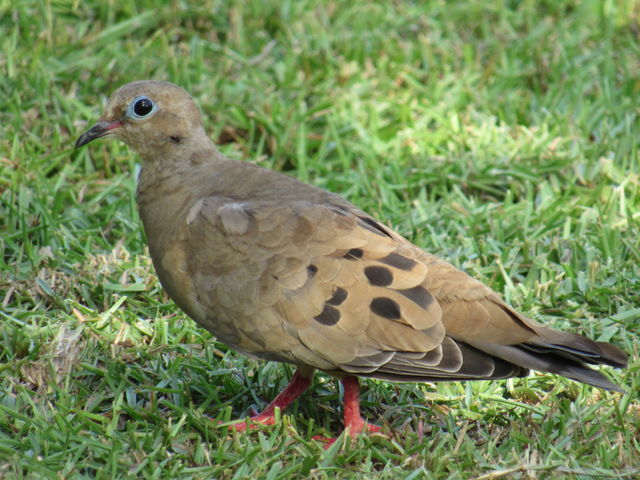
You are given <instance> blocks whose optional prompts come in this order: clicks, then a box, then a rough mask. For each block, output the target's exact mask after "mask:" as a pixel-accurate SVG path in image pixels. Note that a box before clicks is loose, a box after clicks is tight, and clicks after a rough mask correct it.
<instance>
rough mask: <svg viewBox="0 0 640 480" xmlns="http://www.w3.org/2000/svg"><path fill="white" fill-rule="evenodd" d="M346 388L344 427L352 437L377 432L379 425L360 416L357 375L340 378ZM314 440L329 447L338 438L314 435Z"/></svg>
mask: <svg viewBox="0 0 640 480" xmlns="http://www.w3.org/2000/svg"><path fill="white" fill-rule="evenodd" d="M340 381H341V382H342V386H343V388H344V398H343V400H342V402H343V410H344V411H343V415H344V417H343V418H344V428H345V430H347V429H348V430H349V435H350V436H351V438H355V437H357V436H358V435H360V434H361V433H376V432H379V431H380V430H382V428H380V427H378V426H377V425H371V424H370V423H367V422H365V421H364V419H363V418H362V416H360V383H359V382H358V378H357V377H353V376H346V377H344V378H342V379H341V380H340ZM313 439H314V440H317V441H320V442H323V443H324V444H325V445H324V448H325V449H327V448H329V447H330V446H331V445H333V444H334V443H335V441H336V440H337V439H336V438H327V437H323V436H321V435H316V436H314V437H313Z"/></svg>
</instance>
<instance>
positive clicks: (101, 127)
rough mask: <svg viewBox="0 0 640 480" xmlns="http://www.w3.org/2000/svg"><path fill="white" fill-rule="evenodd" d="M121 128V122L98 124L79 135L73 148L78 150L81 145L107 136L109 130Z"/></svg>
mask: <svg viewBox="0 0 640 480" xmlns="http://www.w3.org/2000/svg"><path fill="white" fill-rule="evenodd" d="M121 126H122V121H121V120H116V121H114V122H98V123H96V124H95V125H94V126H93V127H91V128H90V129H89V130H87V131H86V132H84V133H83V134H82V135H80V138H78V140H77V141H76V146H75V148H80V147H81V146H83V145H86V144H87V143H89V142H91V141H93V140H95V139H96V138H100V137H104V136H105V135H108V134H109V132H111V130H113V129H114V128H118V127H121Z"/></svg>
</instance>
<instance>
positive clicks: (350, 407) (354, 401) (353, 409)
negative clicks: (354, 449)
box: [342, 376, 381, 438]
mask: <svg viewBox="0 0 640 480" xmlns="http://www.w3.org/2000/svg"><path fill="white" fill-rule="evenodd" d="M342 386H343V387H344V400H343V405H344V428H345V429H347V428H348V429H349V435H351V437H353V438H355V437H356V436H357V435H359V434H360V433H375V432H379V431H380V430H381V428H380V427H378V426H377V425H371V424H370V423H367V422H365V421H364V419H363V418H362V417H361V416H360V384H359V382H358V378H357V377H351V376H348V377H344V378H343V379H342Z"/></svg>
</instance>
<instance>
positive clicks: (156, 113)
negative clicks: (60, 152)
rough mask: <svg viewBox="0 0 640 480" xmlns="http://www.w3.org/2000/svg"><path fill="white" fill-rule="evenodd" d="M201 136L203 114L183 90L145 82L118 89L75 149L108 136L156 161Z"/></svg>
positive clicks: (142, 155)
mask: <svg viewBox="0 0 640 480" xmlns="http://www.w3.org/2000/svg"><path fill="white" fill-rule="evenodd" d="M201 132H202V120H201V116H200V111H199V110H198V107H197V106H196V104H195V102H194V101H193V99H192V98H191V96H190V95H189V94H188V93H187V92H186V91H185V90H184V89H182V88H180V87H178V86H177V85H174V84H172V83H168V82H159V81H153V80H143V81H138V82H133V83H128V84H126V85H123V86H122V87H120V88H119V89H117V90H116V91H115V92H114V93H113V95H111V97H110V98H109V101H108V102H107V106H106V108H105V112H104V113H103V115H102V116H101V117H100V120H99V121H98V123H96V124H95V125H94V126H93V127H91V128H90V129H89V130H87V131H86V132H85V133H83V134H82V135H81V136H80V138H78V140H77V141H76V145H75V146H76V148H78V147H81V146H83V145H86V144H87V143H89V142H91V141H93V140H95V139H96V138H100V137H104V136H107V135H109V136H114V137H116V138H118V139H120V140H122V141H123V142H125V143H126V144H127V145H129V146H130V147H131V148H132V149H133V150H135V151H136V152H137V153H138V154H139V155H140V156H141V157H142V158H143V160H154V159H155V157H156V156H157V155H158V152H167V153H169V151H171V150H174V149H176V148H180V147H181V146H185V145H188V144H189V143H190V141H191V140H192V138H193V137H194V135H198V134H199V133H201Z"/></svg>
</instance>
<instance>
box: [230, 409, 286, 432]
mask: <svg viewBox="0 0 640 480" xmlns="http://www.w3.org/2000/svg"><path fill="white" fill-rule="evenodd" d="M221 423H222V422H221ZM275 423H276V416H275V415H269V414H266V415H265V414H264V413H259V414H257V415H252V416H251V417H248V418H245V419H243V420H240V421H238V422H237V423H234V424H232V425H229V426H228V428H229V430H235V431H236V432H246V431H247V429H249V430H253V429H254V428H258V427H261V426H263V425H275Z"/></svg>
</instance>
